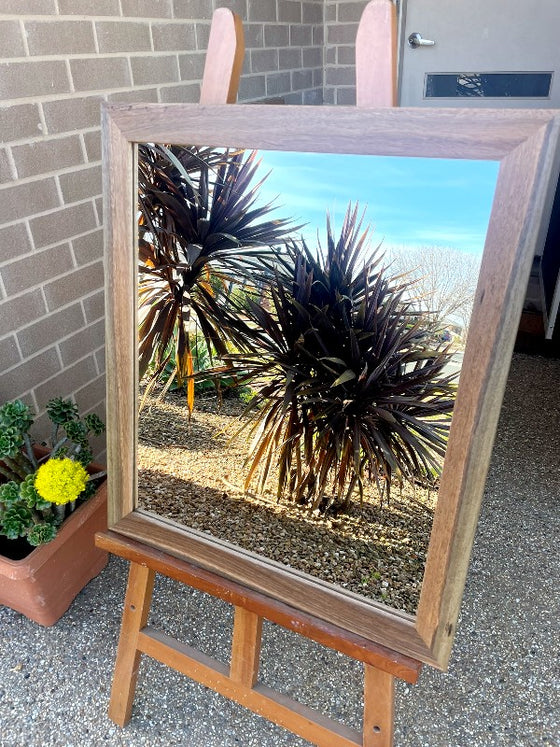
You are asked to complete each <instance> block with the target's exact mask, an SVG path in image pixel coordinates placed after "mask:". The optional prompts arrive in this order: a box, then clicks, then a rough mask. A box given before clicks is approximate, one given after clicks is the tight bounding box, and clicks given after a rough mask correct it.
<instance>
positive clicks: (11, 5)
mask: <svg viewBox="0 0 560 747" xmlns="http://www.w3.org/2000/svg"><path fill="white" fill-rule="evenodd" d="M2 13H6V14H9V13H14V14H18V15H29V14H31V13H32V14H33V15H36V16H39V15H51V16H54V15H56V0H2Z"/></svg>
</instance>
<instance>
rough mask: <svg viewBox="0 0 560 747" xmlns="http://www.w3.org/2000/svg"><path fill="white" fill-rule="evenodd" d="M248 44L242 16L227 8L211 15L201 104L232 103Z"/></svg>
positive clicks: (201, 89)
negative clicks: (246, 43)
mask: <svg viewBox="0 0 560 747" xmlns="http://www.w3.org/2000/svg"><path fill="white" fill-rule="evenodd" d="M244 54H245V44H244V39H243V24H242V23H241V19H240V18H239V16H237V15H236V14H235V13H233V12H232V11H231V10H229V9H228V8H218V9H217V10H215V11H214V14H213V16H212V25H211V26H210V38H209V40H208V48H207V50H206V63H205V65H204V73H203V76H202V84H201V86H200V103H201V104H205V105H210V106H211V105H214V104H233V103H234V102H235V101H236V99H237V89H238V88H239V79H240V77H241V69H242V67H243V57H244Z"/></svg>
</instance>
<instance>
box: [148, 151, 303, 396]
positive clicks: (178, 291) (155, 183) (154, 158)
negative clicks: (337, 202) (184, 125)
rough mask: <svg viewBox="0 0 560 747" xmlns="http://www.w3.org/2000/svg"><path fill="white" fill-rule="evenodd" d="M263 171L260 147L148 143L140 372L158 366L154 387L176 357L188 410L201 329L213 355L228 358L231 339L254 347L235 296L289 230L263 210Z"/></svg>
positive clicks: (286, 223) (268, 207)
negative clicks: (195, 340)
mask: <svg viewBox="0 0 560 747" xmlns="http://www.w3.org/2000/svg"><path fill="white" fill-rule="evenodd" d="M257 168H258V161H257V154H256V152H254V151H253V152H250V153H246V152H245V151H242V150H234V151H232V150H223V149H222V150H216V149H212V148H202V149H200V148H194V147H193V148H180V147H176V146H174V147H172V148H171V147H165V146H160V145H142V146H140V147H139V201H140V220H139V258H140V265H139V273H140V279H139V284H140V299H139V303H140V330H139V337H140V351H139V355H140V376H143V375H144V374H145V373H146V371H147V370H148V366H150V364H151V365H152V377H151V383H155V382H156V381H157V380H158V378H159V377H160V375H161V374H162V372H163V371H164V370H165V369H166V366H167V364H168V363H169V361H170V360H174V361H175V365H176V376H177V379H178V382H179V384H180V385H183V384H186V386H187V402H188V407H189V410H192V407H193V402H194V382H193V378H192V375H193V371H194V366H193V351H192V344H191V336H192V328H193V325H194V323H196V325H197V326H198V328H199V329H200V330H201V331H202V335H203V339H204V340H205V343H206V345H207V348H208V351H209V353H210V354H212V351H213V350H215V351H216V353H217V355H218V356H223V355H224V354H226V353H227V342H228V341H233V342H234V343H235V345H236V346H237V347H239V348H241V349H242V350H247V349H249V348H250V344H251V336H250V335H249V334H248V330H247V328H246V327H244V326H243V325H242V324H241V325H240V324H238V323H234V322H235V321H236V319H237V311H236V309H235V308H233V307H232V306H231V305H230V304H228V302H227V296H228V291H229V290H230V289H231V285H232V283H239V282H243V280H244V279H245V278H253V280H254V276H255V274H257V273H258V268H259V264H258V259H259V256H260V255H262V254H263V252H264V253H265V252H266V251H268V247H269V246H270V245H273V244H276V243H277V242H279V241H282V239H283V238H284V237H285V235H286V234H287V232H288V230H289V225H290V222H289V221H286V220H265V216H267V215H268V214H269V213H270V211H271V210H272V207H271V205H260V204H257V198H258V192H259V187H260V185H261V184H262V180H261V181H260V182H257V183H255V184H253V180H254V177H255V174H256V171H257ZM265 178H266V177H265Z"/></svg>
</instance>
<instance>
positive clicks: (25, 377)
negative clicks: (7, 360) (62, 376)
mask: <svg viewBox="0 0 560 747" xmlns="http://www.w3.org/2000/svg"><path fill="white" fill-rule="evenodd" d="M2 370H3V373H2V374H0V401H2V402H5V401H6V400H10V399H17V398H18V397H21V396H22V395H23V394H25V393H26V392H29V391H30V390H31V389H33V388H34V387H35V386H37V385H38V384H40V383H41V382H43V381H44V380H45V379H47V378H49V377H50V376H54V375H55V374H56V373H57V372H58V371H60V362H59V359H58V355H57V352H56V350H54V348H50V349H49V350H45V351H44V352H43V353H40V354H39V355H36V356H34V357H33V358H29V359H28V360H26V361H24V362H23V363H22V364H21V365H19V366H16V368H12V369H11V370H10V371H8V372H4V369H2ZM55 394H56V393H55Z"/></svg>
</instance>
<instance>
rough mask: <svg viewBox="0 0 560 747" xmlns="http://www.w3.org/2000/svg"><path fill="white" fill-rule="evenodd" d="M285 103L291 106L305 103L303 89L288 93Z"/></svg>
mask: <svg viewBox="0 0 560 747" xmlns="http://www.w3.org/2000/svg"><path fill="white" fill-rule="evenodd" d="M285 103H286V104H289V105H290V106H291V105H293V104H295V105H296V106H299V105H300V104H302V103H303V96H302V93H301V91H294V92H293V93H290V94H288V95H287V96H286V97H285Z"/></svg>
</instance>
